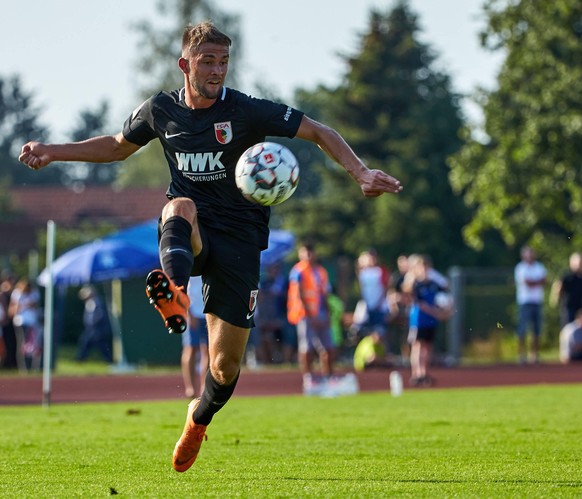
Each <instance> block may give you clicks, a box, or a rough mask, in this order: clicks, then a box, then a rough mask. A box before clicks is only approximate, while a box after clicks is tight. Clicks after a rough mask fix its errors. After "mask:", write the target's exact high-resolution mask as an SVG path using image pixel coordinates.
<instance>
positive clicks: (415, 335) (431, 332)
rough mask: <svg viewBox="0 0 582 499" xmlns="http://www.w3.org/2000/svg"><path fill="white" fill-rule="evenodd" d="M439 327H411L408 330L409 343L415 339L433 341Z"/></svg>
mask: <svg viewBox="0 0 582 499" xmlns="http://www.w3.org/2000/svg"><path fill="white" fill-rule="evenodd" d="M436 332H437V328H436V326H435V327H418V328H417V327H411V328H410V329H409V331H408V343H411V344H412V343H414V342H415V341H426V342H427V343H433V342H434V337H435V336H436Z"/></svg>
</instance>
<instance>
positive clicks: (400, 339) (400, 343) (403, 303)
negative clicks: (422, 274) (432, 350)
mask: <svg viewBox="0 0 582 499" xmlns="http://www.w3.org/2000/svg"><path fill="white" fill-rule="evenodd" d="M408 270H409V265H408V255H400V256H398V258H397V259H396V270H395V271H393V272H392V273H391V274H390V281H389V282H388V306H389V308H390V310H391V311H392V319H391V321H390V326H391V327H390V329H391V333H392V334H391V336H392V337H393V340H394V341H393V348H394V350H395V351H397V350H398V349H399V350H400V352H399V353H400V361H401V362H402V363H403V364H406V363H408V361H409V358H410V347H409V345H408V315H409V311H410V293H404V292H403V291H402V284H403V283H404V278H405V276H406V274H407V272H408Z"/></svg>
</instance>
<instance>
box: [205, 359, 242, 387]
mask: <svg viewBox="0 0 582 499" xmlns="http://www.w3.org/2000/svg"><path fill="white" fill-rule="evenodd" d="M239 370H240V365H239V364H238V363H237V362H233V361H227V360H226V359H224V358H222V359H220V358H219V359H216V361H215V362H212V364H211V366H210V372H211V373H212V377H213V378H214V379H215V380H216V382H217V383H218V384H220V385H230V384H231V383H232V382H233V381H234V380H235V379H236V377H237V375H238V372H239Z"/></svg>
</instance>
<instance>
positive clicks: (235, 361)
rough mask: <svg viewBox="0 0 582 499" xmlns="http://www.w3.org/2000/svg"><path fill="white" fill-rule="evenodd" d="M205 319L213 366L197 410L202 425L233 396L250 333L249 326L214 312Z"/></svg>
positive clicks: (210, 367)
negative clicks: (240, 324) (234, 322)
mask: <svg viewBox="0 0 582 499" xmlns="http://www.w3.org/2000/svg"><path fill="white" fill-rule="evenodd" d="M206 320H207V324H208V353H209V363H210V365H209V369H208V371H207V373H206V380H205V384H204V392H203V393H202V397H201V400H200V405H199V406H198V408H197V409H196V412H195V413H194V422H195V423H196V424H202V425H208V424H209V423H210V421H211V420H212V417H213V416H214V414H216V413H217V412H218V411H219V410H220V409H221V408H222V407H223V406H224V405H225V404H226V402H228V400H229V399H230V397H231V396H232V394H233V392H234V389H235V386H236V382H237V381H238V375H239V372H240V366H241V363H242V359H243V357H244V353H245V349H246V345H247V341H248V338H249V332H250V329H249V328H241V327H237V326H234V325H232V324H229V323H228V322H226V321H224V320H222V319H220V318H219V317H217V316H215V315H213V314H208V315H207V316H206Z"/></svg>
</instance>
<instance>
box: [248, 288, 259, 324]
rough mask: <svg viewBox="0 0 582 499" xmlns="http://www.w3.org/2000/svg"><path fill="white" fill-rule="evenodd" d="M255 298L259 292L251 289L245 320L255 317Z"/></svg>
mask: <svg viewBox="0 0 582 499" xmlns="http://www.w3.org/2000/svg"><path fill="white" fill-rule="evenodd" d="M257 296H259V290H258V289H253V290H252V291H251V297H250V298H249V313H248V314H247V319H250V318H251V317H252V316H253V315H255V308H256V307H257Z"/></svg>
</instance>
